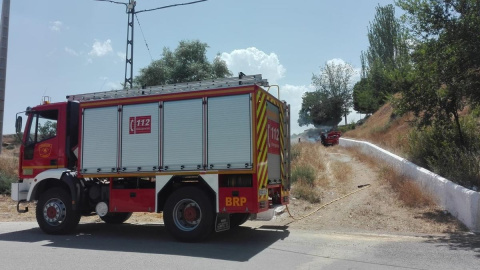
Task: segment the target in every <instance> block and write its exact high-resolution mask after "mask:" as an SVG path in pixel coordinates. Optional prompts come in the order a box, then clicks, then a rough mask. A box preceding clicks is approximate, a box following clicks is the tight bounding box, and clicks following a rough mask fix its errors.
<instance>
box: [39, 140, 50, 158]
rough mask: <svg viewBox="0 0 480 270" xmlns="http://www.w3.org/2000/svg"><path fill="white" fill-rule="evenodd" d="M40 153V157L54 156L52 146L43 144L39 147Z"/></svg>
mask: <svg viewBox="0 0 480 270" xmlns="http://www.w3.org/2000/svg"><path fill="white" fill-rule="evenodd" d="M38 151H39V152H40V157H42V158H47V157H49V156H50V155H51V154H52V144H51V143H42V144H40V145H39V146H38Z"/></svg>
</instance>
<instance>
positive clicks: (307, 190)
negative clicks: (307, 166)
mask: <svg viewBox="0 0 480 270" xmlns="http://www.w3.org/2000/svg"><path fill="white" fill-rule="evenodd" d="M292 194H293V195H294V196H295V197H296V198H298V199H304V200H306V201H308V202H311V203H318V202H320V196H319V195H318V194H317V192H316V191H315V189H314V188H312V186H311V185H310V184H308V183H305V182H304V181H303V180H299V181H298V182H297V183H296V184H295V185H294V186H293V188H292Z"/></svg>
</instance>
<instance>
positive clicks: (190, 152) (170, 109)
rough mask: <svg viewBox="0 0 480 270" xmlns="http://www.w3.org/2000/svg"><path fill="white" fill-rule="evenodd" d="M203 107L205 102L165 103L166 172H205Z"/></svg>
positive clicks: (164, 153)
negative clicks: (203, 162)
mask: <svg viewBox="0 0 480 270" xmlns="http://www.w3.org/2000/svg"><path fill="white" fill-rule="evenodd" d="M202 106H203V104H202V99H192V100H181V101H168V102H165V103H164V106H163V116H164V118H163V121H164V122H163V130H164V134H163V136H164V141H163V168H164V169H165V170H182V169H183V170H197V169H203V166H202V151H203V147H202V142H203V138H202V137H203V136H202V134H203V127H202V126H203V124H202V122H203V121H202V119H203V116H202ZM199 166H200V167H199Z"/></svg>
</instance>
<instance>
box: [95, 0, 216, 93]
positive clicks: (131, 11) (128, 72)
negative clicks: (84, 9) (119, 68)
mask: <svg viewBox="0 0 480 270" xmlns="http://www.w3.org/2000/svg"><path fill="white" fill-rule="evenodd" d="M95 1H99V2H110V3H114V4H120V5H125V7H126V8H127V10H126V12H127V14H128V25H127V51H126V55H125V85H124V87H125V88H132V84H133V37H134V35H133V30H134V27H133V25H134V23H133V22H134V21H133V20H134V16H136V14H137V13H141V12H147V11H153V10H158V9H165V8H170V7H176V6H185V5H191V4H196V3H200V2H205V1H207V0H198V1H192V2H188V3H181V4H173V5H168V6H163V7H157V8H151V9H144V10H140V11H135V6H136V5H137V1H135V0H128V3H124V2H117V1H112V0H95ZM128 86H129V87H128Z"/></svg>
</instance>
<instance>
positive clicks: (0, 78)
mask: <svg viewBox="0 0 480 270" xmlns="http://www.w3.org/2000/svg"><path fill="white" fill-rule="evenodd" d="M9 19H10V0H3V4H2V17H1V26H0V28H1V29H0V154H1V153H2V145H3V116H4V112H5V82H6V79H7V50H8V24H9Z"/></svg>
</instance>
